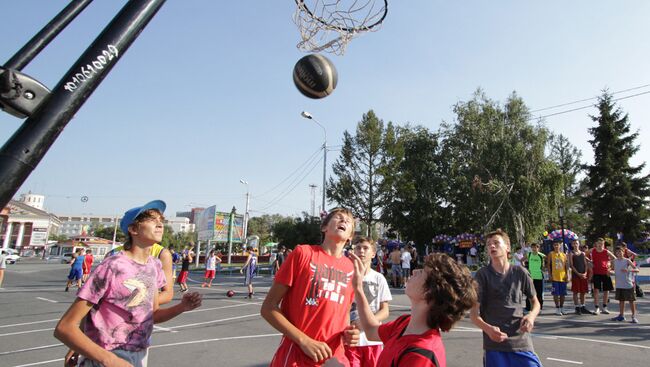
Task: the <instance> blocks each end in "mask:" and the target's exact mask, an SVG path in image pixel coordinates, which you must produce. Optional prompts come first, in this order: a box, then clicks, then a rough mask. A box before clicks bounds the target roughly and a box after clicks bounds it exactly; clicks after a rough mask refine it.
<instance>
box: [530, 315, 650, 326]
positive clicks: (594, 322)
mask: <svg viewBox="0 0 650 367" xmlns="http://www.w3.org/2000/svg"><path fill="white" fill-rule="evenodd" d="M537 318H538V319H543V320H553V321H564V322H574V323H577V324H589V325H591V326H597V327H602V326H616V327H625V329H650V326H648V325H645V326H640V325H639V324H631V323H629V322H627V323H626V322H618V321H617V322H609V321H604V320H600V319H594V320H576V319H566V318H561V317H552V316H537ZM599 320H600V321H599Z"/></svg>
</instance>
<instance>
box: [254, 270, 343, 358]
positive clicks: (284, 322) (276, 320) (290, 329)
mask: <svg viewBox="0 0 650 367" xmlns="http://www.w3.org/2000/svg"><path fill="white" fill-rule="evenodd" d="M288 291H289V286H287V285H285V284H280V283H275V282H274V283H273V285H271V289H269V293H268V294H267V295H266V298H265V299H264V302H263V303H262V308H261V309H260V314H261V315H262V317H263V318H264V320H266V321H267V322H268V323H269V324H271V326H273V327H274V328H275V329H276V330H278V331H279V332H281V333H282V335H284V336H286V337H287V338H289V339H290V340H292V341H293V342H294V343H296V344H297V345H298V346H299V347H300V349H302V351H303V353H305V354H306V355H307V356H308V357H309V358H311V359H312V360H313V361H314V362H318V361H322V360H326V359H328V358H330V357H331V356H332V350H331V349H330V347H329V346H328V345H327V343H324V342H320V341H317V340H314V339H312V338H311V337H309V336H308V335H307V334H305V333H303V332H302V330H300V329H298V328H297V327H295V326H294V325H293V324H292V323H291V322H290V321H289V320H288V319H287V318H286V317H285V316H284V314H283V313H282V310H280V302H281V301H282V299H283V298H284V295H285V294H286V293H287V292H288Z"/></svg>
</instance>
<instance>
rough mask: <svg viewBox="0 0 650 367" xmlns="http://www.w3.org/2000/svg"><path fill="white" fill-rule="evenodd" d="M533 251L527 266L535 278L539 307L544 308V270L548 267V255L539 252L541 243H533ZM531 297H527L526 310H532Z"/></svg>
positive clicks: (529, 254)
mask: <svg viewBox="0 0 650 367" xmlns="http://www.w3.org/2000/svg"><path fill="white" fill-rule="evenodd" d="M530 249H531V251H530V252H529V253H528V257H527V259H526V267H527V268H528V272H529V273H530V277H531V278H532V279H533V285H534V286H535V297H536V298H537V301H539V309H540V310H541V309H543V308H544V271H545V269H546V267H545V265H544V264H546V260H545V259H546V255H544V254H543V253H541V252H539V244H537V243H533V244H531V245H530ZM531 306H532V305H531V303H530V299H528V298H526V310H527V311H530V310H531Z"/></svg>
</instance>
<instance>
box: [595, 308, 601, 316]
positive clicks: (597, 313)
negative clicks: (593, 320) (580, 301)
mask: <svg viewBox="0 0 650 367" xmlns="http://www.w3.org/2000/svg"><path fill="white" fill-rule="evenodd" d="M594 315H600V308H598V307H596V311H594Z"/></svg>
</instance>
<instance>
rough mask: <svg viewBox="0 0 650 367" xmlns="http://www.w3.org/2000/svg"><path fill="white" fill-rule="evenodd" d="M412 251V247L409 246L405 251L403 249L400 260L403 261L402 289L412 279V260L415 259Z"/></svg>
mask: <svg viewBox="0 0 650 367" xmlns="http://www.w3.org/2000/svg"><path fill="white" fill-rule="evenodd" d="M411 250H412V247H411V245H408V246H407V247H406V248H405V249H402V253H401V255H400V260H401V261H402V284H401V286H402V288H404V287H405V286H406V283H407V282H408V281H409V278H410V277H411V260H412V259H413V256H411Z"/></svg>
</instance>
